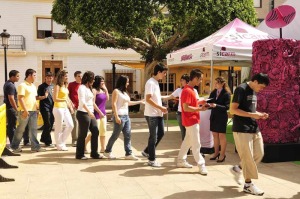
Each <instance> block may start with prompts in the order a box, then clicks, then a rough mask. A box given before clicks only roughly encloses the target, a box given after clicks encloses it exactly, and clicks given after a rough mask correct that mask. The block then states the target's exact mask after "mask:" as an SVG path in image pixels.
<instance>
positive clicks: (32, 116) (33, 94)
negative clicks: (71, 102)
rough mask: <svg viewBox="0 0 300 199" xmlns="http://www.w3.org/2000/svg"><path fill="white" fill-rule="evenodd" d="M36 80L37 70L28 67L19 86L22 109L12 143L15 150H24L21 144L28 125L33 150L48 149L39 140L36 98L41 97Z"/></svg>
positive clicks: (20, 108) (20, 106)
mask: <svg viewBox="0 0 300 199" xmlns="http://www.w3.org/2000/svg"><path fill="white" fill-rule="evenodd" d="M35 80H36V71H35V70H33V69H27V70H26V72H25V81H24V82H23V83H21V84H20V85H19V86H18V104H19V110H20V111H19V119H18V122H19V124H18V126H17V129H16V132H15V134H14V137H13V140H12V143H11V148H12V150H13V152H21V151H22V148H20V146H19V145H20V142H21V139H22V136H23V133H24V131H25V127H26V126H27V125H28V128H29V138H30V141H31V151H32V152H44V151H46V149H44V148H42V147H41V146H40V144H39V141H38V140H37V116H38V106H37V103H36V100H37V99H41V98H40V97H38V96H37V90H36V86H35V85H34V81H35Z"/></svg>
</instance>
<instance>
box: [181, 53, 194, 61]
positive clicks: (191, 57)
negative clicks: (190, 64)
mask: <svg viewBox="0 0 300 199" xmlns="http://www.w3.org/2000/svg"><path fill="white" fill-rule="evenodd" d="M190 59H193V55H192V54H188V55H182V56H181V61H186V60H190Z"/></svg>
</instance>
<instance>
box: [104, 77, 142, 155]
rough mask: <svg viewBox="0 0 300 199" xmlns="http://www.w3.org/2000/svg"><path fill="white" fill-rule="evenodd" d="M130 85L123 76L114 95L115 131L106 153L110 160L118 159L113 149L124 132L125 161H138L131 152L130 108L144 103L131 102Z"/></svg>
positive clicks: (127, 79) (118, 81) (119, 79)
mask: <svg viewBox="0 0 300 199" xmlns="http://www.w3.org/2000/svg"><path fill="white" fill-rule="evenodd" d="M128 85H129V78H128V76H125V75H121V76H120V77H119V78H118V80H117V85H116V89H114V91H113V93H112V110H113V124H114V129H113V133H112V135H111V137H110V138H109V140H108V143H107V145H106V149H105V152H104V156H106V157H107V158H109V159H116V157H115V156H114V155H113V154H112V147H113V145H114V143H115V141H116V140H117V139H118V137H119V135H120V133H121V131H122V132H123V135H124V149H125V159H127V160H138V158H137V157H136V156H135V155H134V154H133V153H132V150H131V121H130V118H129V114H128V106H132V105H136V104H140V103H142V101H131V100H130V97H129V95H128V93H127V87H128Z"/></svg>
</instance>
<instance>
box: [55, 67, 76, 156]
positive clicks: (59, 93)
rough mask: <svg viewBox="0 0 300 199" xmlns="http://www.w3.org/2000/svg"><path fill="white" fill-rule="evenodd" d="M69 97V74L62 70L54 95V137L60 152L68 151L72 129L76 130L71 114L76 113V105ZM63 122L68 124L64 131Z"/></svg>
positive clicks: (59, 73)
mask: <svg viewBox="0 0 300 199" xmlns="http://www.w3.org/2000/svg"><path fill="white" fill-rule="evenodd" d="M68 96H69V90H68V72H67V71H65V70H61V71H59V72H58V74H57V77H56V85H55V86H54V93H53V100H54V107H53V115H54V118H55V121H54V125H55V130H54V137H55V144H56V148H57V150H58V151H68V148H67V146H66V141H67V138H68V137H69V135H70V133H71V131H72V129H73V128H74V123H73V120H72V116H71V114H73V113H74V105H73V103H72V102H71V100H70V99H69V97H68ZM69 109H70V110H69ZM70 111H71V112H70ZM63 121H64V122H65V124H66V127H65V128H64V129H63V128H62V125H63Z"/></svg>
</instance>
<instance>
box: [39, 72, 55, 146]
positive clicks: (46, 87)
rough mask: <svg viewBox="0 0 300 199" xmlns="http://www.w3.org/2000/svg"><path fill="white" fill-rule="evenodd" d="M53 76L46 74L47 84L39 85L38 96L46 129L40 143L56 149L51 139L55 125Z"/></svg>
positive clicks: (50, 73) (49, 73) (44, 128)
mask: <svg viewBox="0 0 300 199" xmlns="http://www.w3.org/2000/svg"><path fill="white" fill-rule="evenodd" d="M52 81H53V74H52V72H46V74H45V82H44V83H42V84H41V85H39V87H38V91H37V92H38V96H41V99H40V103H39V106H40V112H41V114H42V118H43V122H44V127H43V132H42V135H41V139H40V141H41V142H43V143H45V146H46V147H52V148H53V147H54V145H53V144H52V139H51V135H50V133H51V131H52V127H53V123H54V116H53V106H54V101H53V98H52V95H53V84H52Z"/></svg>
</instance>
